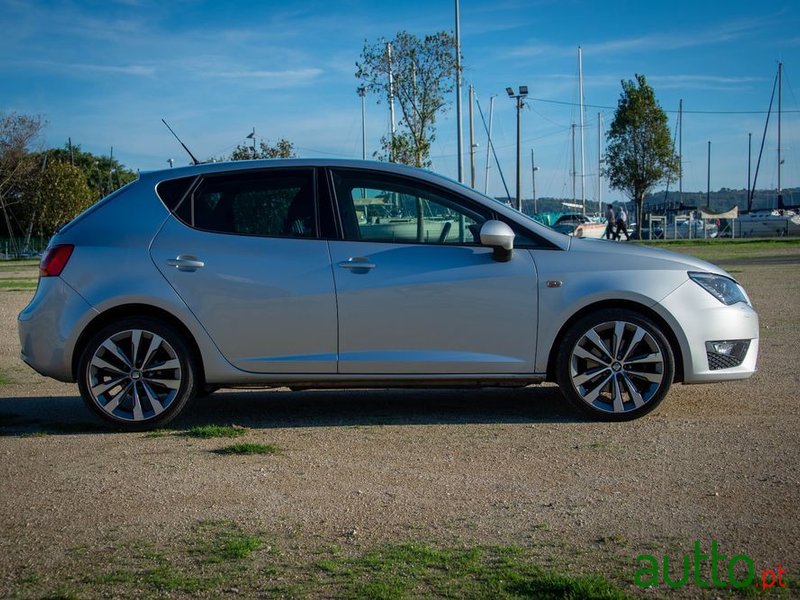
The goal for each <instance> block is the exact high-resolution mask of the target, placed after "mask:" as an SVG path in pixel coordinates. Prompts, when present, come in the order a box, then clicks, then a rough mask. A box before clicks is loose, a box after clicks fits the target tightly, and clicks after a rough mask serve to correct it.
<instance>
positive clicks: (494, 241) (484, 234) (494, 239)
mask: <svg viewBox="0 0 800 600" xmlns="http://www.w3.org/2000/svg"><path fill="white" fill-rule="evenodd" d="M481 245H483V246H489V247H490V248H492V249H493V250H494V252H493V253H492V258H494V259H495V260H496V261H499V262H508V261H509V260H511V254H512V252H513V250H514V230H513V229H511V227H509V226H508V225H506V224H505V223H503V222H502V221H494V220H493V221H486V223H484V224H483V227H481Z"/></svg>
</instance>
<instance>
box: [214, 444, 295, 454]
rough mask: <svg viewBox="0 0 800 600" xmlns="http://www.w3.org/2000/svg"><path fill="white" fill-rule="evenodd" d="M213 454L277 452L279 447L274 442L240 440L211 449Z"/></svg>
mask: <svg viewBox="0 0 800 600" xmlns="http://www.w3.org/2000/svg"><path fill="white" fill-rule="evenodd" d="M213 452H214V454H222V455H230V454H242V455H247V454H277V453H278V452H280V449H279V448H278V447H277V446H275V445H274V444H254V443H251V442H241V443H239V444H233V445H231V446H225V447H224V448H218V449H217V450H213Z"/></svg>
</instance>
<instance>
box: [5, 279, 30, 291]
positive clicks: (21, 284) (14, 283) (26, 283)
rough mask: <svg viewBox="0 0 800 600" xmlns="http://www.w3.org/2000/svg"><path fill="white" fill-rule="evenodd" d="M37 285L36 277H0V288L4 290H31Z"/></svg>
mask: <svg viewBox="0 0 800 600" xmlns="http://www.w3.org/2000/svg"><path fill="white" fill-rule="evenodd" d="M37 285H39V280H38V279H0V290H4V291H6V292H31V291H33V290H35V289H36V286H37Z"/></svg>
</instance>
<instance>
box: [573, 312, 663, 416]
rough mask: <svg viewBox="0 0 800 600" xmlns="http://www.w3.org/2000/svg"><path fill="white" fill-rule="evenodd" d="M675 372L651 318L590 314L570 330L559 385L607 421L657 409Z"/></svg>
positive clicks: (583, 407) (580, 405)
mask: <svg viewBox="0 0 800 600" xmlns="http://www.w3.org/2000/svg"><path fill="white" fill-rule="evenodd" d="M673 376H674V361H673V357H672V352H671V350H670V346H669V344H668V342H667V341H666V339H665V337H664V334H663V333H662V332H661V330H660V329H659V327H658V326H657V325H656V324H655V323H653V322H652V321H651V320H650V319H647V318H645V317H643V316H641V315H638V314H636V313H634V312H632V311H628V310H609V311H603V312H599V313H595V314H592V315H589V316H588V317H586V318H584V319H581V320H580V321H579V322H577V323H576V324H575V325H574V326H573V327H572V328H571V329H570V330H569V332H568V333H567V335H566V337H565V343H564V344H563V346H562V349H561V352H560V354H559V364H558V383H559V386H560V387H561V390H562V392H563V393H564V395H565V396H566V397H567V399H568V400H570V402H571V403H572V404H573V405H574V406H576V407H577V408H578V409H580V410H582V411H583V412H587V413H589V414H590V415H592V416H594V417H599V418H603V419H606V420H628V419H634V418H636V417H639V416H642V415H644V414H646V413H648V412H650V411H651V410H653V409H654V408H655V407H656V406H657V405H658V404H659V403H660V402H661V401H662V400H663V399H664V397H665V396H666V394H667V392H668V391H669V387H670V384H671V383H672V379H673Z"/></svg>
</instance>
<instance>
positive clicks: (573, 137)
mask: <svg viewBox="0 0 800 600" xmlns="http://www.w3.org/2000/svg"><path fill="white" fill-rule="evenodd" d="M575 175H577V173H576V172H575V123H573V124H572V202H573V203H574V202H575V200H577V198H576V197H575Z"/></svg>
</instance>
